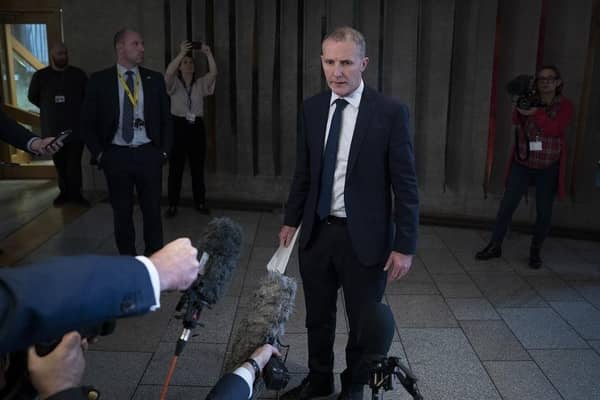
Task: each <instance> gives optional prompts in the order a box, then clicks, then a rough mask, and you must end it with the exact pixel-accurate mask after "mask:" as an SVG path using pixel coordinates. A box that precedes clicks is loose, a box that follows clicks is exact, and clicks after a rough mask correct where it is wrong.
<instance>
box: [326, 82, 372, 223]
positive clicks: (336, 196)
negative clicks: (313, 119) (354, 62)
mask: <svg viewBox="0 0 600 400" xmlns="http://www.w3.org/2000/svg"><path fill="white" fill-rule="evenodd" d="M364 88H365V84H364V82H363V81H362V80H361V81H360V85H359V86H358V88H356V90H355V91H354V92H352V93H350V94H349V95H348V96H345V97H340V96H338V95H337V94H335V93H334V92H331V100H330V101H329V117H327V126H326V128H325V143H324V145H323V149H325V146H326V145H327V138H328V137H329V128H330V126H331V119H332V118H333V113H334V111H335V108H336V107H337V106H336V104H335V101H336V100H337V99H340V98H343V99H344V100H346V101H347V102H348V105H347V106H346V108H344V111H343V113H342V126H341V129H340V141H339V144H338V151H337V159H336V162H335V173H334V175H333V189H332V192H331V210H330V212H329V214H330V215H334V216H336V217H341V218H346V204H345V203H344V187H345V185H346V168H347V167H348V157H349V156H350V146H351V145H352V138H353V137H354V127H355V125H356V117H357V116H358V106H359V105H360V99H361V98H362V94H363V90H364Z"/></svg>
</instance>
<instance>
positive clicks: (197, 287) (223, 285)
mask: <svg viewBox="0 0 600 400" xmlns="http://www.w3.org/2000/svg"><path fill="white" fill-rule="evenodd" d="M241 245H242V229H241V228H240V226H239V225H238V224H237V223H235V222H233V221H232V220H231V219H229V218H226V217H221V218H214V219H213V220H211V221H210V222H209V223H208V226H207V228H206V230H205V231H204V233H203V234H202V237H201V238H200V240H199V241H198V250H199V253H200V252H201V254H202V256H201V257H200V265H201V268H202V266H204V265H205V266H206V267H205V272H204V275H203V276H202V277H199V278H198V279H196V281H195V282H194V283H193V284H192V286H190V287H189V288H188V289H187V290H185V291H184V292H183V294H182V296H181V298H180V300H179V303H178V304H177V307H176V311H178V312H181V311H182V310H183V312H182V315H181V316H180V318H181V319H182V320H183V331H182V333H181V335H180V337H179V339H178V340H177V345H176V348H175V355H177V356H178V355H180V354H181V352H182V351H183V347H184V346H185V344H186V343H187V341H188V340H189V338H190V335H191V332H192V329H194V328H196V326H197V325H198V320H199V318H200V313H201V311H202V309H203V308H204V306H207V307H208V308H210V307H211V306H212V305H214V304H215V303H216V302H217V301H218V300H219V299H220V298H221V297H222V296H223V293H224V292H225V290H226V289H227V286H228V285H229V282H230V281H231V278H232V275H233V271H234V270H235V267H236V266H237V263H238V261H239V258H240V248H241Z"/></svg>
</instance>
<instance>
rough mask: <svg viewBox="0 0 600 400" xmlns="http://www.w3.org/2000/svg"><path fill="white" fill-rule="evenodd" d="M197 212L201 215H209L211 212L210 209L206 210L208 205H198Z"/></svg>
mask: <svg viewBox="0 0 600 400" xmlns="http://www.w3.org/2000/svg"><path fill="white" fill-rule="evenodd" d="M196 211H198V212H199V213H200V214H206V215H207V214H209V213H210V210H209V209H208V208H206V205H204V204H196Z"/></svg>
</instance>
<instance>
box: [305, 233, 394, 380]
mask: <svg viewBox="0 0 600 400" xmlns="http://www.w3.org/2000/svg"><path fill="white" fill-rule="evenodd" d="M299 260H300V275H301V276H302V284H303V287H304V296H305V302H306V328H307V330H308V368H309V371H310V372H309V378H310V379H314V380H315V381H323V380H327V379H329V378H330V377H331V376H332V371H333V357H334V356H333V343H334V340H335V322H336V311H337V310H336V304H337V293H338V289H339V288H340V287H342V289H343V292H344V301H345V306H346V312H347V316H348V323H349V328H350V332H349V335H348V343H347V344H346V363H347V368H346V370H345V371H344V372H343V373H342V384H343V385H344V386H345V384H359V383H367V382H366V380H367V375H366V373H365V371H359V369H358V368H357V367H358V363H359V361H360V358H361V356H362V352H363V349H362V348H360V347H359V345H358V342H357V333H358V329H359V324H360V319H361V311H362V308H363V306H364V305H366V304H367V303H371V302H380V301H381V299H382V297H383V293H384V291H385V285H386V279H387V274H386V273H385V272H384V271H383V265H372V266H365V265H362V264H361V263H360V261H359V260H358V257H357V256H356V254H355V252H354V249H353V248H352V244H351V242H350V236H349V234H348V231H347V227H346V226H345V225H344V224H335V223H328V222H321V223H318V224H317V226H316V227H315V231H314V232H313V237H312V238H311V241H310V243H309V245H308V246H307V247H306V248H305V249H300V250H299Z"/></svg>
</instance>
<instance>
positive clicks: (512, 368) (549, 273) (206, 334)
mask: <svg viewBox="0 0 600 400" xmlns="http://www.w3.org/2000/svg"><path fill="white" fill-rule="evenodd" d="M218 215H227V216H229V217H231V218H232V219H234V220H236V221H237V222H238V223H239V224H240V225H241V226H242V228H243V230H244V242H243V249H242V258H241V260H240V264H239V266H238V268H237V271H236V275H235V277H234V280H233V282H232V283H231V286H230V288H229V290H228V292H227V295H226V296H225V297H224V298H223V299H222V300H221V301H220V303H219V304H217V305H216V306H215V307H214V309H213V310H205V311H204V312H203V321H204V323H205V327H204V328H199V329H198V330H197V332H196V333H197V336H196V337H194V338H193V339H192V340H191V343H189V344H188V346H187V348H186V349H185V351H184V353H183V355H182V357H181V358H180V360H179V362H178V365H177V369H176V372H175V374H174V377H173V380H172V383H171V387H170V390H169V395H168V398H169V399H202V398H204V396H205V394H206V393H207V391H208V389H209V388H210V386H211V385H212V384H214V383H215V382H216V380H217V379H218V376H219V374H220V373H221V369H222V365H223V358H224V356H225V354H226V352H227V351H228V348H229V344H230V341H231V340H232V337H233V335H235V334H236V333H235V332H232V331H235V329H236V328H235V327H236V326H238V324H239V321H240V320H241V319H242V318H243V314H244V312H245V310H247V307H246V308H245V305H246V302H247V299H248V296H249V295H250V294H251V293H252V290H253V289H254V288H255V287H256V282H257V279H258V278H259V277H260V276H261V274H262V273H263V272H264V268H265V266H266V263H267V261H268V259H269V257H270V256H271V254H272V253H273V251H274V250H275V245H276V235H277V231H278V228H279V224H280V218H281V217H280V215H279V214H276V213H259V212H243V211H232V210H213V212H212V215H211V216H210V217H209V216H203V215H200V214H198V213H196V212H195V211H193V210H192V209H187V208H183V209H181V211H180V214H179V215H178V216H177V217H176V218H174V219H171V220H166V221H164V231H165V239H166V240H171V239H174V238H177V237H180V236H187V237H190V238H192V239H195V238H198V237H199V235H200V234H201V232H202V231H203V229H204V227H205V225H206V223H207V222H208V221H209V219H210V218H211V217H214V216H218ZM136 219H137V222H138V226H139V223H140V221H139V220H140V218H139V212H138V214H136ZM139 231H140V229H138V232H139ZM487 237H488V233H487V232H483V231H477V230H463V229H456V228H445V227H434V226H422V227H421V229H420V241H419V247H418V254H417V256H416V257H415V260H414V265H413V268H412V270H411V272H410V274H409V275H408V276H407V277H406V278H405V279H403V280H401V281H399V282H395V283H393V284H390V285H389V286H388V288H387V291H386V299H385V300H386V301H387V303H388V304H389V305H390V307H391V308H392V310H393V313H394V316H395V320H396V326H397V333H398V335H397V336H396V340H395V341H394V342H393V346H392V350H391V352H390V355H394V356H399V357H401V358H402V359H403V360H404V361H405V362H406V363H407V364H409V365H410V366H411V368H412V369H413V371H414V372H415V374H416V375H417V377H418V378H419V386H420V389H421V392H422V394H423V396H424V398H425V399H436V400H443V399H452V400H458V399H461V400H466V399H473V400H483V399H485V400H487V399H504V400H509V399H527V400H538V399H539V400H550V399H569V400H574V399H585V400H592V399H600V243H598V242H582V241H574V240H566V239H558V238H551V239H549V240H548V243H547V245H546V247H545V249H544V254H543V255H544V259H545V260H546V265H545V267H544V268H542V269H541V270H539V271H533V270H530V269H529V268H527V266H526V262H527V260H526V254H527V247H528V240H529V238H528V237H526V236H524V235H520V234H513V235H511V237H510V238H509V239H507V241H506V245H505V256H504V257H503V258H501V259H497V260H494V261H490V262H477V261H475V260H473V254H474V252H475V251H476V250H477V249H479V248H480V247H481V246H482V245H484V244H485V243H486V240H487ZM138 244H139V246H140V250H141V244H142V241H141V239H140V240H139V241H138ZM82 252H90V253H101V254H112V253H115V247H114V241H113V238H112V216H111V210H110V207H109V206H108V205H107V204H99V205H96V206H95V207H93V208H92V209H91V210H89V211H88V212H87V213H85V214H83V215H82V216H81V217H80V218H78V219H77V220H75V221H74V222H73V223H71V224H69V225H68V226H65V227H64V229H63V230H62V231H60V232H59V233H58V234H56V235H55V236H54V237H52V238H50V240H48V241H47V242H46V243H45V244H44V245H42V246H41V247H39V248H38V249H36V250H35V251H34V252H32V253H31V254H29V255H28V256H27V257H26V259H24V260H22V262H31V261H35V260H38V259H43V258H46V257H50V256H53V255H58V254H77V253H82ZM288 274H290V275H292V276H295V277H298V275H299V274H298V262H297V257H296V256H295V255H293V258H292V259H291V261H290V266H289V268H288ZM178 297H179V296H178V294H177V293H171V294H167V295H165V296H163V298H162V308H161V309H160V310H159V311H157V312H155V313H152V314H150V315H147V316H144V317H140V318H133V319H129V320H122V321H119V323H118V325H117V330H116V332H115V333H114V334H113V335H112V336H108V337H104V338H102V339H101V341H100V343H98V344H96V345H94V346H92V347H91V349H90V351H89V352H88V356H87V357H88V358H87V371H86V374H85V382H86V383H93V384H95V385H96V386H97V387H98V388H99V389H100V390H101V392H102V393H103V396H104V397H103V398H106V399H116V400H120V399H131V398H133V399H158V397H159V393H160V389H161V384H162V382H163V379H164V377H165V373H166V370H167V366H168V362H169V359H170V357H171V354H172V352H173V350H174V344H175V341H176V339H177V336H178V334H179V332H180V329H181V326H180V324H181V323H180V321H179V320H176V319H174V318H173V312H174V306H175V304H176V302H177V300H178ZM296 306H297V309H296V311H295V314H294V316H293V317H292V320H291V321H290V322H289V323H288V326H287V335H286V337H285V342H287V343H289V344H291V345H292V347H291V350H290V353H289V360H288V367H289V369H290V371H291V372H292V373H293V374H294V377H293V380H292V382H291V384H290V386H291V385H294V384H296V383H298V382H299V380H300V379H301V378H302V374H304V373H305V372H306V358H307V351H306V334H305V331H304V327H303V318H304V315H305V310H304V298H303V292H302V290H299V292H298V296H297V303H296ZM338 310H339V312H338V314H339V315H338V325H337V335H336V346H335V351H336V363H335V372H336V373H339V372H340V371H341V370H342V369H343V365H344V351H343V348H344V345H345V340H346V338H347V326H346V320H345V317H344V315H343V314H342V312H343V310H344V307H343V302H341V301H340V302H339V305H338ZM336 384H337V386H338V387H339V379H338V382H337V383H336ZM263 396H264V397H273V396H274V395H273V394H272V393H267V392H263ZM369 396H370V394H367V391H365V398H368V397H369ZM384 398H400V399H409V398H410V396H408V395H407V394H406V393H405V392H404V391H403V389H401V388H399V387H398V386H396V388H395V390H394V393H386V394H384Z"/></svg>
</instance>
